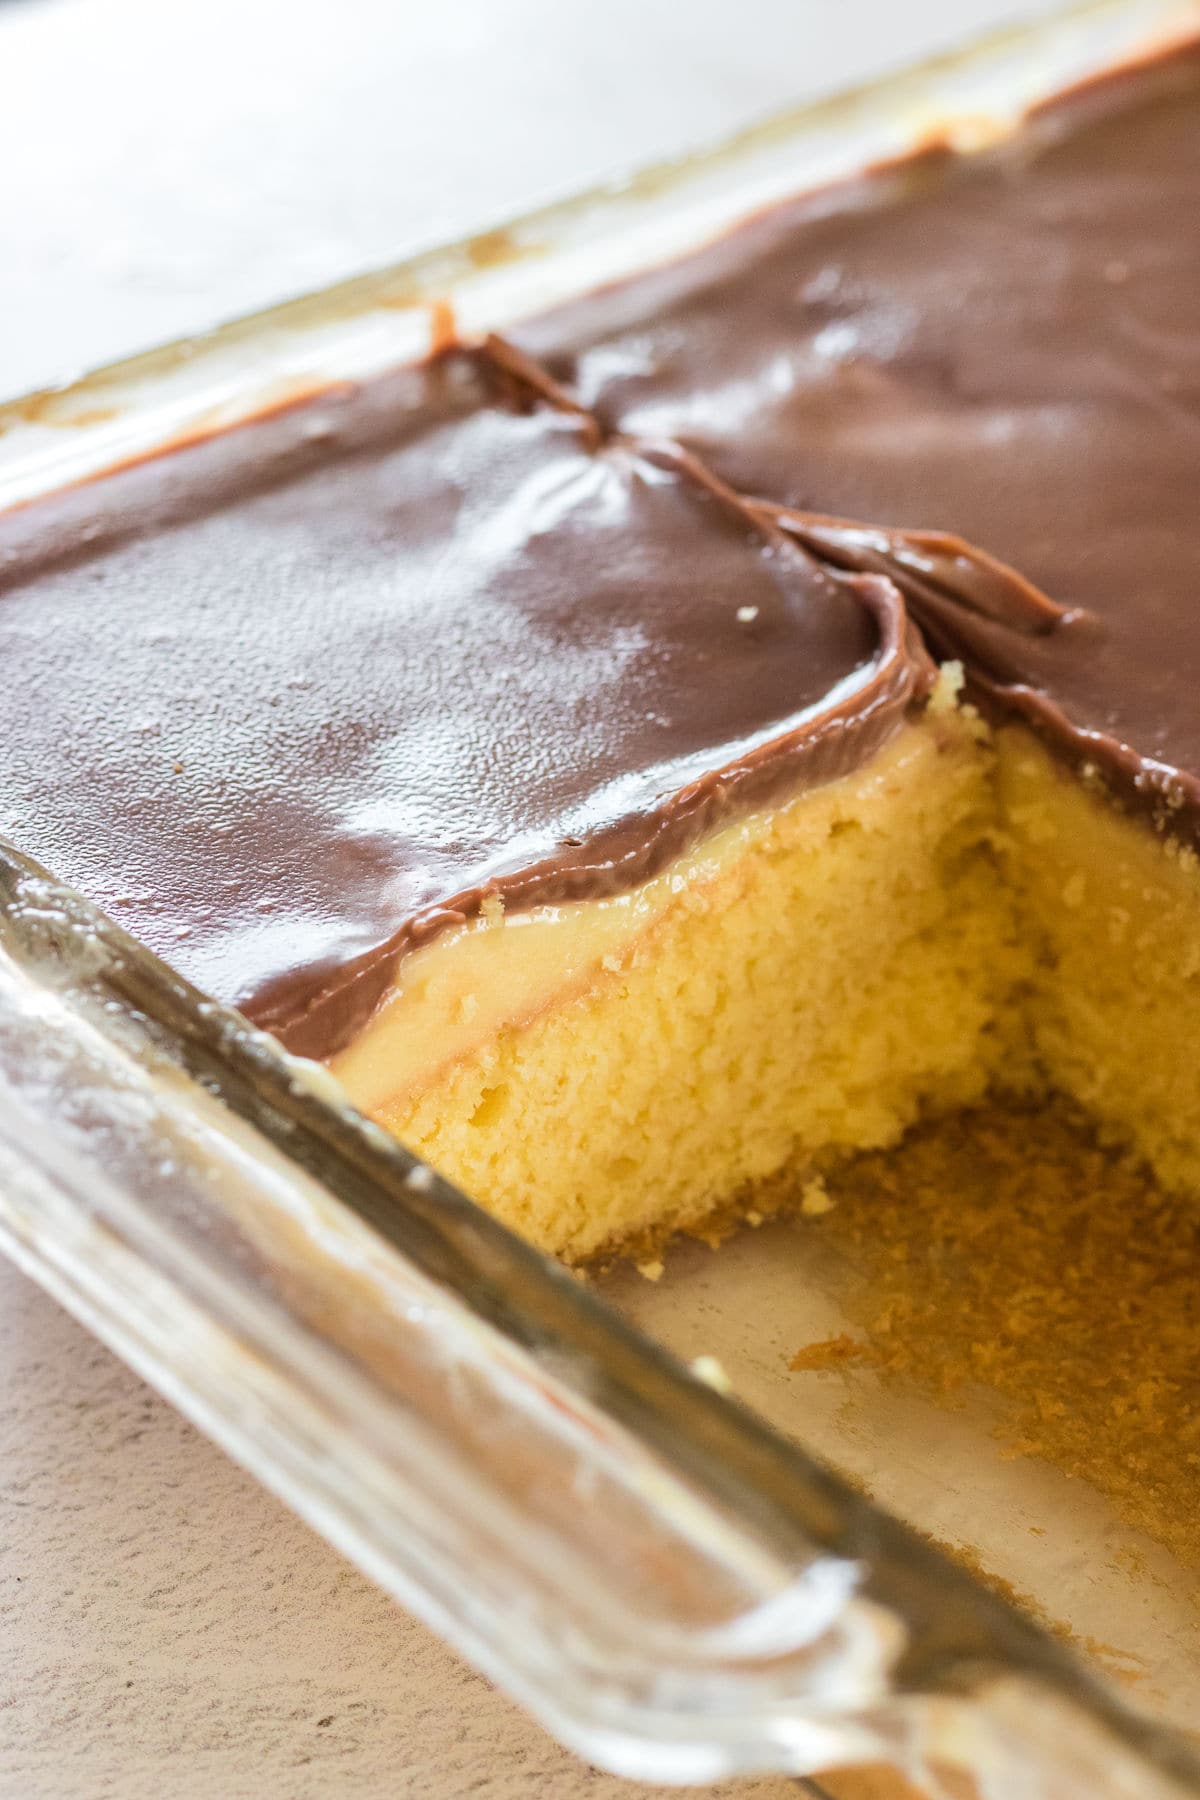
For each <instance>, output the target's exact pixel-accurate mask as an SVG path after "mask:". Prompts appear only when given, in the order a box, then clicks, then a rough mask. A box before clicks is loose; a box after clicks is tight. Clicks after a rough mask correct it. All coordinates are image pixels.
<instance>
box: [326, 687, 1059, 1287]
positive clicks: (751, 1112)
mask: <svg viewBox="0 0 1200 1800" xmlns="http://www.w3.org/2000/svg"><path fill="white" fill-rule="evenodd" d="M993 760H994V759H993V753H992V751H991V749H990V748H989V747H988V746H987V745H986V744H984V743H981V742H980V736H979V733H978V731H977V730H976V729H975V728H974V727H973V724H972V721H971V720H970V719H969V718H966V717H963V716H962V715H959V714H957V713H956V712H954V710H953V709H946V708H944V707H943V708H938V709H936V710H934V711H932V712H931V713H930V714H929V715H927V716H926V718H925V719H923V720H922V721H920V722H919V723H916V724H912V725H909V726H906V727H905V728H904V730H903V732H902V733H901V734H900V736H899V737H898V738H897V739H896V740H895V741H894V742H893V743H892V744H891V745H890V746H889V747H888V749H887V750H886V751H884V752H883V753H882V754H880V755H879V756H878V757H876V758H875V759H874V760H873V761H872V762H871V764H870V765H869V766H868V767H867V768H866V769H864V770H861V771H859V772H858V773H857V774H855V775H852V776H849V777H847V778H845V779H844V780H842V781H839V782H837V783H834V784H831V785H830V786H828V787H824V788H820V789H817V790H815V791H811V792H808V793H805V794H801V795H798V796H797V797H796V798H794V799H793V800H792V801H791V802H790V803H788V804H786V805H783V806H780V807H779V808H778V809H776V810H774V811H772V812H769V813H766V814H764V815H762V816H758V817H753V818H750V819H747V820H744V821H742V822H740V823H739V824H737V825H736V826H733V827H730V828H728V829H727V830H726V831H725V832H723V833H722V834H721V835H720V836H719V837H717V838H715V839H712V840H710V841H709V842H708V843H707V844H705V845H704V846H703V847H702V848H701V850H699V851H698V852H696V853H695V854H693V855H692V856H690V857H688V858H686V859H683V861H681V862H680V863H679V864H677V865H675V866H674V867H673V868H672V870H671V871H670V872H669V873H668V874H667V875H664V876H662V877H660V878H658V879H657V880H656V881H654V882H650V883H647V884H646V885H645V886H644V887H643V888H641V889H640V890H638V891H637V892H636V893H635V894H631V895H626V896H622V897H620V898H619V899H617V900H612V901H605V902H589V903H587V904H585V905H582V906H577V907H561V908H548V909H542V910H541V911H539V912H534V913H530V914H525V915H517V916H514V917H512V918H505V917H504V916H503V915H502V914H501V913H500V911H499V909H495V910H494V911H493V913H492V915H491V916H490V917H489V918H486V919H484V920H481V921H479V922H478V923H476V924H475V925H473V926H471V927H467V928H465V929H463V930H462V931H459V932H457V933H455V934H453V935H452V936H448V937H445V938H442V939H439V940H435V941H434V943H433V944H431V945H430V946H428V947H427V948H426V949H425V950H422V951H421V952H419V953H417V954H415V955H413V956H411V957H409V958H408V959H406V961H405V963H404V964H403V965H402V967H401V972H400V980H399V985H398V988H397V991H396V993H395V994H394V995H393V996H392V997H391V999H390V1000H389V1001H388V1002H387V1003H386V1004H385V1005H384V1007H383V1008H382V1010H381V1011H380V1013H379V1014H378V1015H377V1016H376V1019H375V1021H374V1022H373V1024H372V1025H371V1027H370V1028H369V1029H368V1031H367V1032H366V1033H365V1034H364V1035H363V1037H362V1038H360V1040H359V1041H358V1042H357V1043H356V1044H355V1045H354V1046H352V1048H351V1050H350V1051H349V1052H347V1053H345V1054H343V1055H342V1056H341V1057H339V1058H338V1059H337V1060H336V1063H335V1065H334V1067H335V1072H336V1073H337V1074H338V1076H339V1077H340V1079H341V1080H342V1082H343V1083H344V1084H345V1086H346V1087H347V1088H348V1090H349V1091H350V1093H351V1095H352V1097H353V1098H355V1100H356V1101H358V1103H359V1104H361V1105H363V1106H364V1107H365V1108H366V1110H368V1111H370V1112H371V1113H372V1114H373V1115H374V1116H375V1117H376V1118H378V1119H379V1120H380V1121H381V1122H382V1123H384V1124H386V1125H388V1126H389V1127H390V1128H391V1129H393V1130H394V1131H395V1132H396V1133H397V1135H398V1136H399V1137H401V1138H402V1139H403V1141H404V1142H405V1143H406V1144H408V1145H409V1146H410V1147H411V1148H412V1149H413V1150H415V1151H416V1152H418V1154H420V1155H421V1156H423V1157H425V1158H426V1159H428V1160H429V1161H430V1162H432V1163H433V1164H434V1165H435V1166H436V1167H438V1168H439V1169H441V1170H442V1171H444V1172H445V1173H446V1174H448V1175H450V1176H451V1177H452V1178H453V1179H454V1180H456V1181H457V1182H459V1183H460V1184H461V1185H462V1186H463V1187H465V1188H466V1189H467V1191H468V1192H470V1193H473V1194H475V1195H477V1196H478V1197H480V1198H481V1199H483V1200H484V1201H485V1203H486V1204H487V1205H488V1207H489V1208H490V1210H492V1211H493V1212H495V1213H497V1214H498V1215H499V1216H500V1217H501V1218H503V1219H504V1220H506V1221H507V1222H508V1223H509V1224H511V1225H513V1226H514V1227H515V1228H516V1229H517V1230H519V1231H521V1232H523V1233H524V1234H525V1235H526V1236H528V1237H530V1238H532V1239H533V1240H534V1241H535V1242H536V1243H538V1244H540V1245H542V1246H543V1247H544V1248H547V1249H549V1250H553V1251H555V1252H556V1253H558V1254H560V1255H564V1256H566V1257H568V1258H571V1259H578V1258H582V1257H587V1256H589V1255H591V1254H594V1253H595V1252H596V1251H597V1250H599V1249H601V1248H603V1247H605V1246H607V1245H611V1244H614V1243H619V1242H622V1241H629V1240H637V1239H639V1238H641V1237H643V1236H645V1235H646V1234H651V1233H659V1232H661V1231H663V1230H664V1229H666V1228H670V1227H672V1226H677V1225H684V1224H689V1223H694V1222H696V1221H698V1220H700V1219H702V1218H703V1217H704V1216H705V1215H706V1214H707V1213H709V1212H710V1211H712V1210H713V1208H714V1207H719V1206H723V1205H725V1204H727V1203H728V1202H729V1201H730V1200H731V1199H732V1198H734V1197H736V1196H739V1195H745V1194H746V1193H747V1192H748V1191H749V1190H750V1189H752V1188H753V1186H754V1184H756V1183H758V1182H761V1181H762V1180H764V1179H765V1178H766V1177H769V1176H771V1175H772V1174H774V1173H776V1172H777V1171H778V1170H780V1169H781V1168H782V1167H784V1166H785V1165H788V1166H793V1167H804V1166H805V1165H808V1164H811V1163H814V1162H815V1161H817V1159H819V1158H823V1157H827V1156H829V1155H831V1154H834V1153H836V1152H838V1151H848V1150H852V1149H859V1148H863V1147H876V1146H880V1145H885V1144H889V1143H892V1142H894V1141H896V1139H897V1138H898V1137H899V1136H900V1134H901V1133H902V1132H903V1131H904V1129H905V1128H906V1127H907V1126H908V1125H910V1124H911V1123H912V1122H913V1120H914V1119H915V1118H917V1116H918V1115H919V1114H920V1113H921V1111H922V1110H924V1109H926V1108H930V1107H936V1108H942V1109H944V1108H947V1107H951V1106H957V1105H961V1104H966V1103H969V1102H971V1101H973V1100H975V1099H977V1098H979V1096H980V1095H981V1094H982V1093H983V1092H984V1090H985V1089H986V1088H987V1087H988V1085H989V1084H990V1082H991V1081H992V1080H993V1079H994V1078H995V1077H996V1076H997V1075H998V1074H999V1073H1000V1072H1001V1069H1002V1067H1003V1066H1006V1065H1008V1064H1009V1063H1010V1062H1011V1059H1012V1056H1013V1054H1014V1051H1013V1040H1012V1037H1011V1028H1012V1019H1011V1017H1010V1016H1009V1011H1008V1003H1009V996H1010V995H1011V994H1012V992H1013V991H1014V988H1015V986H1016V985H1017V983H1018V982H1019V981H1020V980H1021V979H1022V978H1023V977H1024V976H1025V975H1026V974H1027V973H1029V964H1030V960H1031V959H1030V956H1029V953H1028V950H1027V948H1026V946H1025V945H1024V943H1023V941H1022V940H1021V939H1020V937H1019V936H1018V934H1017V932H1016V929H1015V925H1014V916H1013V910H1012V904H1011V898H1010V896H1009V894H1008V893H1007V892H1006V890H1005V889H1004V888H1003V886H1002V885H1001V883H1000V882H999V880H998V876H997V863H996V854H995V850H994V843H993V839H994V827H995V800H994V782H993V773H994V771H993Z"/></svg>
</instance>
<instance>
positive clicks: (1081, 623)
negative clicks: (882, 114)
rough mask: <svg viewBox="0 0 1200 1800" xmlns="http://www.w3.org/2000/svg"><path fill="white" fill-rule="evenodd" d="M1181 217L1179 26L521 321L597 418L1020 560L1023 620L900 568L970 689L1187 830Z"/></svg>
mask: <svg viewBox="0 0 1200 1800" xmlns="http://www.w3.org/2000/svg"><path fill="white" fill-rule="evenodd" d="M1198 218H1200V49H1198V48H1197V47H1195V46H1192V47H1190V48H1189V49H1187V50H1185V51H1183V52H1180V53H1176V54H1174V55H1172V56H1169V57H1164V58H1163V59H1162V60H1161V61H1159V62H1157V63H1154V64H1151V65H1150V66H1148V67H1145V68H1142V69H1135V70H1131V71H1127V72H1125V73H1123V74H1121V75H1118V76H1112V77H1108V78H1106V79H1104V80H1100V81H1097V82H1095V83H1093V84H1092V85H1091V86H1090V87H1088V88H1086V89H1084V90H1080V91H1078V92H1076V93H1074V94H1072V95H1068V96H1065V97H1063V98H1060V99H1059V100H1056V101H1055V102H1053V103H1051V104H1049V105H1047V106H1045V107H1043V108H1042V109H1041V110H1040V111H1039V112H1038V113H1036V114H1035V115H1034V116H1033V117H1032V118H1031V120H1030V121H1029V122H1028V124H1027V125H1026V126H1025V127H1024V128H1023V129H1022V130H1021V131H1020V132H1019V133H1018V134H1017V135H1016V137H1015V138H1013V139H1012V140H1010V141H1008V142H1006V143H1004V144H1002V145H1000V146H999V147H997V148H995V149H994V150H992V151H989V152H987V153H984V154H981V155H977V156H973V157H967V158H964V157H958V156H954V155H952V154H950V153H948V152H945V151H938V150H931V151H929V152H927V153H925V154H923V155H921V156H918V157H915V158H913V159H912V160H910V161H908V162H907V163H903V164H901V165H898V166H895V167H891V168H887V169H883V170H879V171H876V172H874V173H871V174H867V175H865V176H863V177H862V178H861V179H858V180H856V181H852V182H849V183H847V184H845V185H844V186H839V187H836V188H831V189H829V190H827V191H825V192H823V193H818V194H815V195H812V196H809V197H807V198H804V199H801V200H798V201H796V202H794V203H792V204H789V205H785V206H782V207H780V208H778V209H775V210H773V211H771V212H769V213H766V214H763V215H762V216H760V217H758V218H756V219H755V220H753V221H751V222H750V223H749V224H747V225H745V226H743V227H741V228H740V229H739V230H737V231H735V232H733V233H731V234H730V235H729V236H727V237H726V238H724V239H723V240H721V241H720V242H718V243H716V244H714V245H713V246H711V248H709V249H707V250H706V251H703V252H701V253H699V254H697V255H695V256H693V257H691V258H689V259H688V260H686V261H683V262H680V263H678V264H675V265H673V266H670V267H667V268H664V269H661V270H659V271H656V272H654V273H651V274H649V275H646V276H643V277H640V278H639V279H637V280H635V281H632V282H629V283H627V284H625V285H623V286H621V287H618V288H614V289H610V290H608V291H607V292H603V293H600V294H597V295H594V296H592V297H591V298H589V299H587V300H584V301H582V302H580V303H578V304H576V305H573V306H571V307H569V308H566V309H563V310H562V311H560V312H557V313H555V314H553V315H551V316H548V317H546V318H544V319H542V320H539V321H536V322H534V323H533V324H531V325H529V326H528V327H526V328H525V329H524V330H523V331H522V332H521V333H520V334H519V336H520V340H521V342H522V344H523V345H524V347H525V348H526V349H527V350H529V351H531V352H533V353H535V354H537V355H539V356H540V357H541V358H543V359H544V361H545V364H546V366H547V368H548V369H549V371H550V372H551V374H552V375H553V376H555V377H556V378H558V379H559V380H561V381H563V382H565V383H567V384H569V385H570V387H571V388H572V391H573V392H574V393H575V394H576V396H577V397H578V399H579V400H580V401H581V402H582V403H583V404H585V405H587V406H589V407H591V408H593V409H594V410H595V411H596V413H597V415H598V416H599V418H600V419H601V420H602V421H603V422H604V423H605V424H607V425H608V426H610V427H612V428H620V429H622V430H626V431H634V432H641V433H652V434H663V435H670V436H675V437H677V438H679V439H680V441H681V442H682V443H684V444H686V445H687V446H688V447H689V448H690V449H691V450H692V451H693V452H694V453H695V454H696V455H698V456H700V457H702V458H704V459H705V460H706V461H707V462H708V463H709V464H710V465H711V466H712V467H713V468H714V469H715V470H716V471H717V472H718V473H719V474H720V475H722V476H723V477H724V479H726V480H727V481H729V482H731V483H732V484H734V485H735V486H737V487H739V488H740V489H742V490H743V491H745V492H747V493H753V494H758V495H763V496H767V497H769V498H770V499H772V500H774V501H776V502H780V503H782V504H784V505H785V506H788V507H792V508H799V509H802V510H803V511H804V512H806V513H814V512H815V513H820V514H830V513H831V514H836V515H843V516H848V517H849V518H851V519H854V520H858V521H865V522H867V523H868V524H874V525H876V526H891V527H908V526H913V525H921V526H928V527H934V528H940V529H942V530H944V531H946V532H949V533H956V534H958V535H959V536H960V537H962V538H966V539H968V540H970V541H971V542H972V543H973V544H976V545H981V546H984V547H985V548H986V549H987V550H988V551H990V552H991V553H992V554H993V555H994V556H996V557H998V558H1002V559H1003V561H1004V562H1005V563H1007V564H1010V565H1012V566H1013V567H1014V568H1016V569H1018V570H1019V571H1020V572H1021V576H1023V577H1025V578H1026V579H1027V581H1028V583H1030V584H1033V585H1034V586H1035V587H1036V588H1037V589H1040V590H1041V591H1042V593H1043V594H1045V595H1047V596H1049V597H1050V599H1051V600H1052V601H1053V602H1054V603H1055V605H1056V607H1057V609H1058V611H1059V613H1060V614H1061V615H1062V619H1061V622H1060V623H1059V624H1057V625H1056V626H1054V628H1052V629H1049V630H1046V629H1041V630H1032V631H1031V630H1030V629H1028V623H1029V621H1028V616H1027V614H1028V605H1027V595H1026V596H1025V597H1022V584H1021V583H1020V582H1019V581H1018V582H1017V583H1016V584H1014V585H1011V586H1010V588H1009V599H1008V600H1007V601H1005V600H1004V599H1003V597H1002V594H1001V587H1002V586H1003V584H1001V587H996V588H994V599H995V601H996V604H994V605H993V607H992V608H991V617H990V619H989V618H987V617H985V616H984V615H983V614H981V612H980V609H979V607H978V606H977V605H976V604H975V603H974V601H972V599H971V598H970V596H969V595H968V596H966V597H965V598H964V597H963V596H961V595H960V596H958V597H957V599H956V595H955V589H954V581H953V579H952V575H953V571H952V569H951V568H950V566H949V565H948V564H944V565H943V569H942V579H941V581H940V583H939V584H935V585H937V587H938V591H937V592H936V593H931V592H930V591H928V589H926V590H925V591H924V592H922V591H919V589H918V586H917V585H915V584H913V583H912V582H909V583H908V584H907V585H906V593H907V596H908V599H909V603H910V606H911V608H912V609H913V612H914V616H915V617H917V618H918V619H919V620H920V621H921V623H922V625H923V627H924V628H925V629H926V631H927V633H928V634H929V635H930V637H931V639H932V640H933V642H934V643H935V646H936V647H937V648H938V649H939V650H941V651H943V652H950V653H954V654H959V655H962V656H964V657H965V658H966V660H967V662H968V665H969V666H970V668H971V670H972V673H973V676H974V685H975V688H976V691H977V693H981V694H983V695H984V696H985V697H987V698H988V699H989V701H990V703H991V704H993V705H999V706H1002V707H1003V708H1004V709H1005V710H1009V711H1017V712H1019V713H1021V714H1022V715H1023V716H1025V717H1026V718H1027V719H1028V720H1029V721H1030V723H1032V724H1033V725H1034V726H1035V727H1036V728H1037V729H1038V730H1039V731H1041V732H1042V733H1043V734H1044V735H1045V736H1046V738H1047V740H1048V741H1049V742H1050V744H1051V745H1052V747H1054V748H1055V749H1056V750H1057V751H1058V752H1059V753H1060V754H1061V755H1063V756H1064V757H1065V758H1067V759H1068V760H1069V761H1071V762H1072V763H1075V764H1077V765H1081V764H1086V765H1092V766H1094V767H1095V768H1096V769H1098V770H1099V771H1100V772H1101V773H1102V774H1103V775H1104V776H1105V777H1106V778H1107V780H1108V782H1109V783H1110V785H1111V786H1112V787H1113V788H1114V789H1115V790H1116V792H1117V793H1118V794H1119V795H1120V796H1122V797H1123V798H1124V799H1126V800H1127V801H1129V802H1130V803H1132V804H1134V805H1137V806H1139V807H1143V808H1145V809H1146V810H1147V811H1149V812H1150V813H1151V814H1152V815H1153V816H1154V818H1155V819H1156V821H1157V822H1158V823H1160V824H1164V825H1166V826H1168V827H1169V828H1170V829H1171V830H1173V831H1175V832H1178V833H1180V834H1182V835H1184V836H1185V837H1187V838H1189V839H1190V840H1191V841H1193V842H1198V841H1200V702H1198V699H1197V696H1198V695H1200V235H1198V233H1197V224H1196V221H1197V219H1198ZM806 541H807V542H809V544H810V546H811V547H813V548H816V545H815V543H814V540H813V539H812V537H811V535H809V536H808V537H807V538H806ZM894 542H895V541H894V540H893V548H894ZM876 550H877V551H878V545H877V546H876ZM838 560H843V561H846V560H848V561H849V563H850V565H851V566H856V567H879V566H880V563H879V557H878V554H876V555H874V556H873V557H868V558H866V559H865V560H864V559H863V558H861V557H859V558H855V557H849V558H846V557H845V556H843V557H840V558H839V559H838ZM893 573H898V571H897V570H896V569H895V568H893ZM910 573H911V570H910ZM972 580H974V577H972ZM984 610H985V613H986V610H987V609H984Z"/></svg>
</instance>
